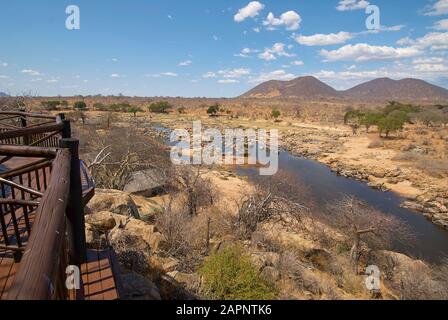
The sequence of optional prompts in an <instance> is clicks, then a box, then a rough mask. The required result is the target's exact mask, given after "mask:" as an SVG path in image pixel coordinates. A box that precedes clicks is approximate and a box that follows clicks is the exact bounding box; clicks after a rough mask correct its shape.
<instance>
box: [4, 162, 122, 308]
mask: <svg viewBox="0 0 448 320" xmlns="http://www.w3.org/2000/svg"><path fill="white" fill-rule="evenodd" d="M3 160H6V161H4V162H3ZM39 160H40V159H39V158H20V157H17V158H16V157H15V158H14V159H5V158H4V157H0V162H3V163H2V170H1V171H5V170H14V169H17V168H21V167H23V166H26V165H27V164H30V163H34V162H36V161H39ZM85 170H86V168H85V165H84V164H82V165H81V171H82V172H81V181H82V187H83V203H87V202H88V201H89V200H90V198H91V197H92V196H93V187H92V184H91V181H89V177H88V176H87V175H86V174H85V172H86V171H85ZM0 174H1V172H0ZM44 175H48V177H47V179H44ZM50 176H51V171H50V169H49V168H47V169H45V170H41V171H39V174H38V175H36V176H34V175H30V179H29V180H26V179H27V177H28V176H25V178H24V179H25V180H24V181H21V184H22V185H26V186H28V187H31V188H33V189H35V190H39V191H41V190H42V191H44V190H45V189H46V187H47V186H46V181H48V179H49V178H50ZM18 193H20V191H19V190H17V189H15V190H14V195H12V194H8V195H7V197H8V198H14V197H17V198H19V194H18ZM16 215H17V223H18V226H19V230H20V235H21V237H20V240H21V241H22V242H23V245H26V241H27V239H28V237H29V235H28V233H27V223H29V225H30V227H31V228H32V224H33V221H34V218H35V210H34V211H32V212H29V213H28V222H27V221H26V219H25V216H24V215H23V211H21V210H18V211H16ZM5 221H6V227H7V238H8V239H9V244H11V245H14V244H15V243H16V239H15V236H14V234H15V229H14V223H13V221H12V216H11V214H7V215H5ZM2 242H4V234H3V232H2V230H0V244H1V243H2ZM19 265H20V263H19V262H15V259H14V252H12V251H10V250H6V249H0V300H2V299H5V298H6V297H7V293H8V289H9V288H10V287H11V284H12V282H13V280H14V276H15V274H16V271H17V269H18V267H19ZM117 269H118V264H117V263H116V259H115V254H114V253H113V252H112V251H110V250H102V251H99V250H88V252H87V262H86V263H84V264H83V265H82V266H81V278H82V289H81V290H80V292H79V293H78V294H77V295H76V297H73V296H72V297H71V298H76V299H85V300H117V299H119V298H120V294H119V292H120V290H121V289H120V288H121V286H120V283H119V282H118V281H117V280H119V277H118V276H117V273H116V270H117ZM114 272H115V273H114Z"/></svg>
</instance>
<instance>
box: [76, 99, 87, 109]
mask: <svg viewBox="0 0 448 320" xmlns="http://www.w3.org/2000/svg"><path fill="white" fill-rule="evenodd" d="M73 106H74V107H75V109H78V110H86V109H87V105H86V103H85V102H84V101H76V102H75V104H74V105H73Z"/></svg>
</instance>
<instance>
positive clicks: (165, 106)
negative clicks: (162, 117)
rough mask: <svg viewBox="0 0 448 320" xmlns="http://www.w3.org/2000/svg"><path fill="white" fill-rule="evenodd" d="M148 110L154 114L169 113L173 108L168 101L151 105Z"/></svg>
mask: <svg viewBox="0 0 448 320" xmlns="http://www.w3.org/2000/svg"><path fill="white" fill-rule="evenodd" d="M148 109H149V111H150V112H152V113H168V112H169V110H170V109H172V106H171V104H169V103H168V102H167V101H159V102H154V103H151V104H150V105H149V107H148Z"/></svg>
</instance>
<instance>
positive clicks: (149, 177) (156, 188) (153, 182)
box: [124, 169, 166, 197]
mask: <svg viewBox="0 0 448 320" xmlns="http://www.w3.org/2000/svg"><path fill="white" fill-rule="evenodd" d="M165 184H166V177H165V176H164V175H163V172H161V170H160V169H148V170H141V171H136V172H133V173H132V177H131V179H130V181H129V183H127V184H126V185H125V187H124V191H125V192H129V193H133V194H138V195H143V196H146V197H153V196H155V195H157V194H160V193H162V192H163V190H164V185H165Z"/></svg>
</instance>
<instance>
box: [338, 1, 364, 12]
mask: <svg viewBox="0 0 448 320" xmlns="http://www.w3.org/2000/svg"><path fill="white" fill-rule="evenodd" d="M369 4H370V3H369V2H368V1H365V0H360V1H357V0H341V1H339V3H338V6H337V7H336V9H337V10H338V11H352V10H359V9H365V8H367V6H368V5H369Z"/></svg>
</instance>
